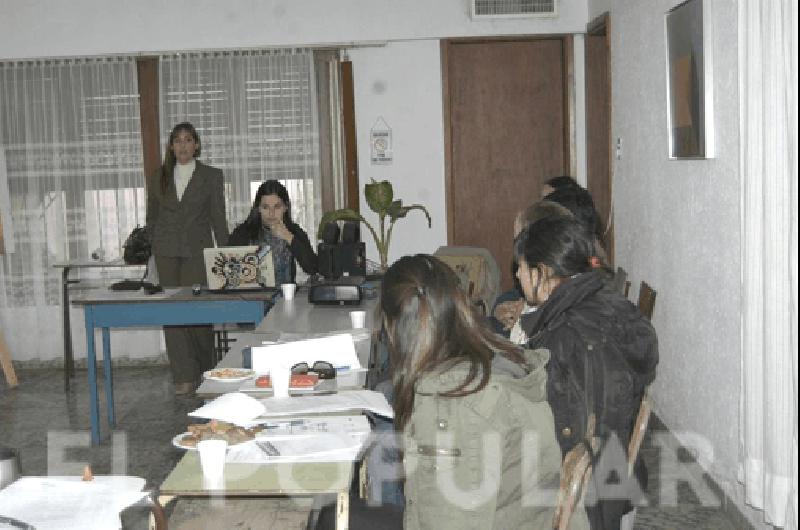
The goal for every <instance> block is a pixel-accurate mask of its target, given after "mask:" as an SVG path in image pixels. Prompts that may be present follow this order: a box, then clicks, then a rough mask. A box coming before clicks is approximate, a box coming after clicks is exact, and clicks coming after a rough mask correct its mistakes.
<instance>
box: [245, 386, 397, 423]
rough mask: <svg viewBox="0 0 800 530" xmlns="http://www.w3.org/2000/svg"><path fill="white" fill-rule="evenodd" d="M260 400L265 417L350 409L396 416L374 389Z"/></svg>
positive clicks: (381, 395)
mask: <svg viewBox="0 0 800 530" xmlns="http://www.w3.org/2000/svg"><path fill="white" fill-rule="evenodd" d="M260 401H261V403H262V404H263V406H264V410H265V412H264V414H263V416H264V417H270V416H297V415H304V414H314V413H320V414H326V413H331V412H343V411H349V410H368V411H370V412H374V413H375V414H379V415H381V416H385V417H387V418H393V417H394V411H393V410H392V407H391V406H390V405H389V402H388V401H386V398H385V397H384V395H383V394H381V393H380V392H374V391H372V390H348V391H342V392H338V393H336V394H331V395H323V396H315V395H307V396H302V397H296V398H291V399H275V398H266V399H262V400H260Z"/></svg>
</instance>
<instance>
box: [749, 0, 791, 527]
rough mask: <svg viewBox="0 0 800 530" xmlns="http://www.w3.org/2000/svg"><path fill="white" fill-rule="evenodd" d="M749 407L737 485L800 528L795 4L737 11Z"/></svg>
mask: <svg viewBox="0 0 800 530" xmlns="http://www.w3.org/2000/svg"><path fill="white" fill-rule="evenodd" d="M738 44H739V97H740V113H741V114H740V157H741V159H740V174H741V178H742V235H743V241H742V265H741V267H742V288H743V311H742V398H741V425H740V466H739V479H740V481H741V482H742V483H743V485H744V491H745V499H746V501H747V502H748V503H749V504H750V505H752V506H753V507H755V508H757V509H760V510H763V514H764V520H765V521H766V522H767V523H770V524H773V525H775V526H779V527H786V528H797V238H798V233H797V3H796V2H795V1H793V0H775V1H769V2H762V1H761V0H740V2H739V43H738Z"/></svg>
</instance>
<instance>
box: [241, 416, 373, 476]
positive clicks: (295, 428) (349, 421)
mask: <svg viewBox="0 0 800 530" xmlns="http://www.w3.org/2000/svg"><path fill="white" fill-rule="evenodd" d="M369 432H370V426H369V422H368V421H367V419H366V418H365V417H364V416H319V417H314V418H303V419H295V420H292V421H290V422H279V423H273V424H268V425H267V429H266V430H264V431H262V432H261V433H259V434H258V435H257V436H256V439H255V440H253V441H251V442H246V443H243V444H239V445H236V446H233V447H231V448H229V450H228V455H227V458H226V461H227V462H235V463H248V464H260V463H269V462H341V461H345V462H352V461H354V460H356V459H357V458H358V454H359V452H360V451H361V448H362V447H363V446H364V443H365V442H366V440H367V439H368V437H369Z"/></svg>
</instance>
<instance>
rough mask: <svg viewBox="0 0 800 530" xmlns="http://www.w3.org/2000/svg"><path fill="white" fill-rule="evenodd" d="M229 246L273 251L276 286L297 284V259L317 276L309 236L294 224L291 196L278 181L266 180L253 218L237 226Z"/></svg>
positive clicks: (255, 202) (259, 190)
mask: <svg viewBox="0 0 800 530" xmlns="http://www.w3.org/2000/svg"><path fill="white" fill-rule="evenodd" d="M228 245H231V246H241V245H258V246H260V247H264V246H268V247H269V248H270V249H272V260H273V264H274V265H275V285H280V284H282V283H294V281H295V275H296V271H297V267H296V265H295V260H297V263H299V264H300V267H302V269H303V270H304V271H305V272H306V273H307V274H316V272H317V270H318V268H317V255H316V254H315V253H314V249H313V248H312V247H311V242H310V241H309V239H308V235H307V234H306V233H305V231H304V230H303V229H302V228H300V225H298V224H297V223H295V222H294V221H292V203H291V202H290V201H289V193H288V192H287V191H286V188H285V187H284V185H283V184H281V183H280V182H278V181H277V180H267V181H265V182H264V183H263V184H261V186H259V187H258V190H257V191H256V198H255V200H254V201H253V209H252V210H250V215H249V216H248V217H247V219H245V220H244V222H243V223H241V224H240V225H239V226H237V227H236V228H235V229H234V230H233V233H232V234H231V237H230V239H229V240H228Z"/></svg>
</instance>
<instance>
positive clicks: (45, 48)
mask: <svg viewBox="0 0 800 530" xmlns="http://www.w3.org/2000/svg"><path fill="white" fill-rule="evenodd" d="M587 9H588V7H587V0H569V1H562V2H559V15H558V17H556V18H535V19H497V20H489V21H487V20H481V21H473V20H471V19H470V17H469V1H468V0H402V1H398V0H369V1H364V0H336V1H331V0H304V1H293V2H292V1H288V0H172V1H169V2H163V1H161V0H138V1H136V2H131V1H129V0H71V1H69V2H65V1H62V0H0V60H3V59H21V58H35V57H56V56H85V55H103V54H128V53H147V52H158V51H172V50H174V51H181V50H194V49H223V48H246V47H270V46H304V45H314V44H339V45H343V46H344V47H346V48H349V50H348V52H349V55H350V58H351V59H352V61H353V71H354V82H355V108H356V120H357V134H358V156H359V171H360V178H361V186H360V187H361V188H363V183H364V182H367V181H368V180H369V178H375V179H376V180H383V179H388V180H390V181H391V182H392V184H393V186H394V188H395V193H396V196H397V197H398V198H400V199H402V200H403V201H404V203H407V204H412V203H421V204H424V205H425V206H427V207H428V209H429V211H430V213H431V215H432V217H433V225H432V228H430V229H428V227H427V224H426V222H425V219H424V215H422V213H421V212H418V211H413V212H411V213H410V214H409V216H408V217H407V218H406V219H402V220H400V221H399V222H398V223H397V225H396V227H395V230H394V232H393V237H392V245H391V249H390V256H389V257H390V259H395V258H397V257H398V256H400V255H402V254H408V253H417V252H432V251H434V250H435V249H436V248H437V247H438V246H439V245H442V244H444V243H445V242H446V239H447V226H446V213H445V197H444V153H443V136H444V133H443V124H442V86H441V69H440V58H439V39H440V38H447V37H467V36H487V35H533V34H552V33H577V32H582V31H584V29H585V26H586V22H587ZM376 43H378V44H381V45H380V46H375V47H358V45H359V44H376ZM578 76H579V77H578ZM576 79H577V80H576V82H577V83H579V84H582V83H583V77H582V72H577V73H576ZM378 116H382V117H383V118H384V119H385V120H386V121H387V122H388V124H389V126H390V127H392V132H393V135H394V146H393V147H394V163H393V164H392V165H390V166H372V165H370V162H369V130H370V128H371V127H372V125H373V124H374V122H375V120H376V119H377V117H378ZM362 200H363V198H362ZM362 212H363V213H364V215H365V217H367V218H368V219H369V220H373V219H374V214H372V212H371V211H370V210H369V208H367V207H366V205H365V204H364V205H362ZM364 239H365V241H367V244H368V245H369V246H368V256H369V257H370V258H371V259H375V260H377V252H376V251H375V247H374V244H373V243H372V241H370V240H371V238H370V237H369V236H366V235H365V236H364ZM72 314H73V325H72V328H73V336H74V340H73V343H74V345H75V350H76V356H77V357H84V356H85V342H84V340H83V332H82V329H83V325H82V318H81V315H80V314H79V313H78V314H76V312H75V311H73V313H72ZM56 318H58V317H57V315H56V313H55V312H53V320H55V319H56ZM59 320H60V318H59ZM118 333H119V332H115V334H114V335H117V334H118ZM112 340H115V341H116V339H115V338H113V339H112ZM51 342H52V344H53V348H49V349H48V350H47V351H41V352H30V351H28V349H26V348H24V347H21V348H15V346H17V345H15V344H12V345H11V350H12V351H14V352H15V353H14V358H15V359H41V360H47V359H57V358H58V357H60V356H61V354H62V352H61V348H60V347H59V339H58V337H54V338H53V340H52V341H51ZM115 344H116V342H115ZM20 346H22V345H20ZM113 348H114V351H115V352H120V351H125V348H122V347H117V346H116V345H115V346H113ZM120 348H122V350H121V349H120ZM131 349H132V350H133V351H131V352H130V355H131V357H137V356H147V355H150V353H149V352H142V353H140V354H137V351H136V350H137V348H135V347H133V348H131ZM20 350H24V352H21V351H20ZM126 353H127V352H126Z"/></svg>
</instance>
